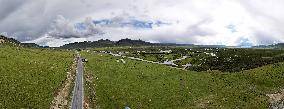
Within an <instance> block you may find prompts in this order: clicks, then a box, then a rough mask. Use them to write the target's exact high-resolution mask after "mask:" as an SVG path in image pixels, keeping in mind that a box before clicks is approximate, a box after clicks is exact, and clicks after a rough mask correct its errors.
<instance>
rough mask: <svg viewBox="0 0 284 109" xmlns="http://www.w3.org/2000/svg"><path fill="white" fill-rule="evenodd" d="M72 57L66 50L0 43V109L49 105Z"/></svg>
mask: <svg viewBox="0 0 284 109" xmlns="http://www.w3.org/2000/svg"><path fill="white" fill-rule="evenodd" d="M73 58H74V57H73V53H72V52H66V51H59V50H45V49H28V48H21V47H9V46H0V108H10V109H12V108H13V109H17V108H41V109H47V108H49V107H50V105H51V101H52V100H53V96H54V94H55V92H56V91H57V90H58V89H57V88H59V87H60V86H61V84H62V82H63V81H64V80H65V79H66V75H67V73H66V72H68V71H70V67H71V64H72V62H73Z"/></svg>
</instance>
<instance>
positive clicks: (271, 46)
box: [253, 43, 284, 48]
mask: <svg viewBox="0 0 284 109" xmlns="http://www.w3.org/2000/svg"><path fill="white" fill-rule="evenodd" d="M253 48H284V43H278V44H272V45H258V46H253Z"/></svg>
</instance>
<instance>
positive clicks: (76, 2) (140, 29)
mask: <svg viewBox="0 0 284 109" xmlns="http://www.w3.org/2000/svg"><path fill="white" fill-rule="evenodd" d="M283 10H284V0H0V33H1V34H3V35H6V36H8V37H12V38H15V39H17V40H19V41H21V42H28V43H37V44H39V45H43V46H53V47H58V46H62V45H64V44H67V43H72V42H80V41H95V40H99V39H110V40H114V41H116V40H119V39H122V38H130V39H142V40H145V41H148V42H155V43H179V44H203V45H228V46H252V45H260V44H265V45H267V44H275V43H280V42H284V31H283V28H284V20H283V19H284V13H283Z"/></svg>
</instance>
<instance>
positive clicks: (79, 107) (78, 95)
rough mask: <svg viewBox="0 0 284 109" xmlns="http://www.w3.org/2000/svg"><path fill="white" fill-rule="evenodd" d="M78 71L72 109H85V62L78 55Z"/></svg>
mask: <svg viewBox="0 0 284 109" xmlns="http://www.w3.org/2000/svg"><path fill="white" fill-rule="evenodd" d="M77 59H78V61H77V70H76V80H75V86H74V92H73V97H72V106H71V109H83V103H84V87H83V62H82V58H81V57H80V56H79V55H78V57H77Z"/></svg>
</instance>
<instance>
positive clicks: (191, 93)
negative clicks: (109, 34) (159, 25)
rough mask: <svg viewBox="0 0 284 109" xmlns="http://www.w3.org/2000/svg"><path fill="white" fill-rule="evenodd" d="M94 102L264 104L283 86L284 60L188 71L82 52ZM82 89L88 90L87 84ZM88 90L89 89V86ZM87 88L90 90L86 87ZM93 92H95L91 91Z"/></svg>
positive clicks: (165, 105)
mask: <svg viewBox="0 0 284 109" xmlns="http://www.w3.org/2000/svg"><path fill="white" fill-rule="evenodd" d="M83 56H85V57H86V58H88V60H89V62H88V63H87V64H86V73H87V74H88V75H91V76H92V78H91V79H90V80H91V83H88V84H89V85H88V87H89V89H91V90H92V91H93V92H94V89H95V94H88V96H90V97H89V98H93V99H91V103H93V104H92V105H93V106H96V107H100V108H103V109H109V108H124V107H125V106H129V107H130V108H142V109H144V108H146V109H148V108H162V109H163V108H177V109H179V108H183V109H184V108H258V109H262V108H267V107H268V106H269V103H268V97H267V96H266V95H265V94H268V93H275V92H277V91H279V90H280V89H281V88H283V84H284V64H283V63H277V64H272V65H267V66H263V67H259V68H255V69H251V70H246V71H243V72H235V73H228V72H220V71H208V72H206V71H203V72H195V71H186V70H178V69H174V68H170V67H168V66H165V65H158V64H150V63H145V62H140V61H135V60H129V59H124V60H125V61H126V63H125V64H123V63H121V62H117V61H116V60H117V59H120V58H119V57H112V56H110V55H106V54H100V53H86V52H84V53H83ZM89 89H86V90H89ZM87 92H88V91H87ZM89 92H90V91H89ZM94 96H95V97H94Z"/></svg>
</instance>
